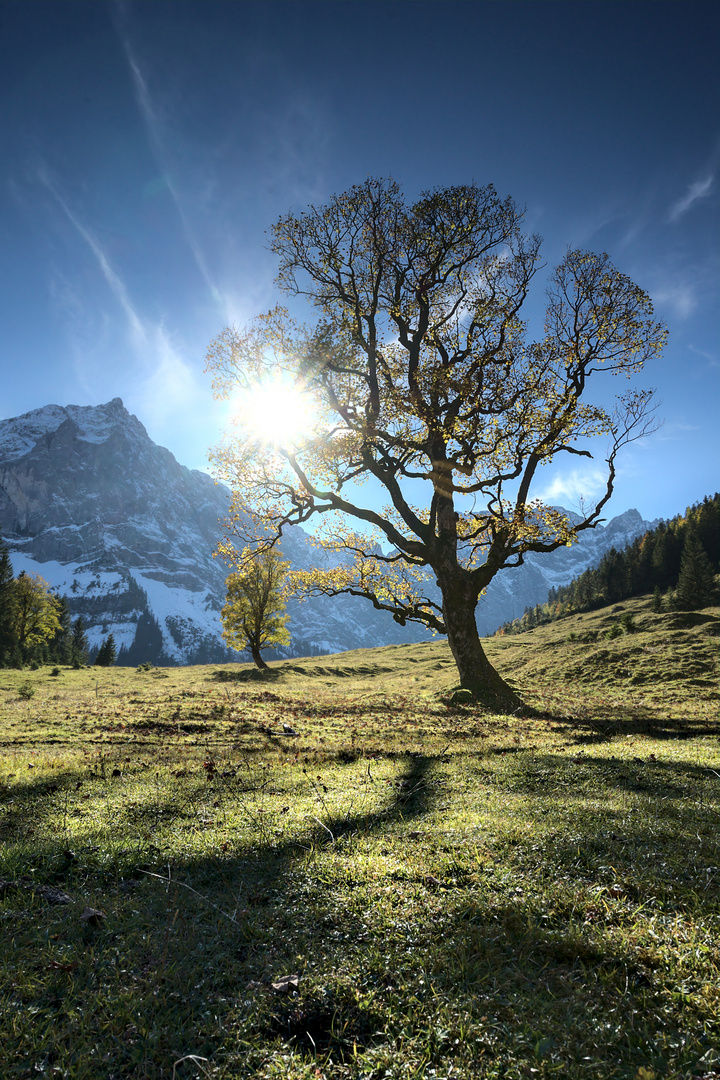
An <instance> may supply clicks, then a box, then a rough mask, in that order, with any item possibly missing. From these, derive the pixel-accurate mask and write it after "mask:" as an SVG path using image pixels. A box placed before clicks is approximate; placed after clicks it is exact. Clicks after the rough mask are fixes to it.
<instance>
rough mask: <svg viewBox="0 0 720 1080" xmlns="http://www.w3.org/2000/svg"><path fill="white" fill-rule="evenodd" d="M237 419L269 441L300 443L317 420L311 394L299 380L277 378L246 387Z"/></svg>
mask: <svg viewBox="0 0 720 1080" xmlns="http://www.w3.org/2000/svg"><path fill="white" fill-rule="evenodd" d="M237 415H238V421H239V423H240V424H241V426H242V427H244V428H245V430H246V432H247V433H248V434H250V435H251V436H252V438H254V439H257V440H258V441H259V442H262V443H265V444H266V445H272V446H278V447H285V448H287V449H290V448H294V447H297V445H298V444H299V443H301V442H302V441H303V439H305V438H307V437H308V436H309V435H311V434H312V431H313V429H314V427H315V424H316V422H317V418H316V413H315V409H314V408H313V403H312V401H311V399H310V396H309V395H308V394H307V393H306V392H304V391H303V390H302V389H301V388H300V387H298V386H297V384H296V383H294V382H291V381H290V380H288V379H283V378H275V379H271V380H268V381H267V382H263V383H257V384H256V385H255V386H252V387H250V388H249V389H248V390H245V391H244V392H243V393H242V394H241V396H240V400H239V402H238V405H237Z"/></svg>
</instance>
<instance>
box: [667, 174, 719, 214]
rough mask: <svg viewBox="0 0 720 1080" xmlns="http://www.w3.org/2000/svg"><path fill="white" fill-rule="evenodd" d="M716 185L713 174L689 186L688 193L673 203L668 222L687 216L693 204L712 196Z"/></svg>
mask: <svg viewBox="0 0 720 1080" xmlns="http://www.w3.org/2000/svg"><path fill="white" fill-rule="evenodd" d="M714 183H715V177H714V175H713V174H712V173H710V174H709V175H708V176H706V177H704V179H702V180H696V181H695V183H694V184H690V185H689V186H688V189H687V191H686V192H685V194H684V195H683V197H682V198H681V199H678V200H677V202H675V203H673V205H672V206H671V207H670V211H669V213H668V221H677V220H678V219H679V218H681V217H682V216H683V214H686V213H687V211H688V210H689V209H690V207H691V206H692V205H693V203H696V202H697V201H698V199H705V198H707V196H708V195H709V194H710V192H711V191H712V189H713V185H714Z"/></svg>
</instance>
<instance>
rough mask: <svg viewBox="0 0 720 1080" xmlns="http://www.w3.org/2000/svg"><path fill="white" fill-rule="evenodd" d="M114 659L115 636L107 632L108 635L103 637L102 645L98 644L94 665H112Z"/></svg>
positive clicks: (115, 649)
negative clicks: (98, 648)
mask: <svg viewBox="0 0 720 1080" xmlns="http://www.w3.org/2000/svg"><path fill="white" fill-rule="evenodd" d="M116 659H117V647H116V645H115V638H114V637H113V635H112V634H108V636H107V637H106V638H105V640H104V641H103V643H102V645H101V646H100V651H99V652H98V654H97V656H96V657H95V666H96V667H112V666H113V664H114V663H115V660H116Z"/></svg>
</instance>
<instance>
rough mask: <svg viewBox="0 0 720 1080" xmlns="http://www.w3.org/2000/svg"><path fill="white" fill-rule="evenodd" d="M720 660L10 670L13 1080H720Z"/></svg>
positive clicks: (681, 654)
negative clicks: (485, 696)
mask: <svg viewBox="0 0 720 1080" xmlns="http://www.w3.org/2000/svg"><path fill="white" fill-rule="evenodd" d="M627 613H630V614H631V615H632V617H633V620H634V623H635V626H636V630H635V632H633V633H623V634H622V635H621V636H618V637H607V636H606V634H607V631H608V630H609V629H611V627H612V626H614V625H617V624H618V620H619V619H620V617H621V616H622V615H623V614H627ZM717 639H718V611H717V609H716V608H715V609H712V608H709V609H706V610H705V611H703V612H695V613H689V614H683V615H681V614H662V615H654V614H652V613H651V611H650V603H649V600H648V599H645V600H632V601H627V602H626V603H624V604H622V605H619V606H618V607H617V608H615V609H612V610H611V609H605V610H603V611H601V612H596V613H592V614H587V615H582V616H577V617H575V618H573V619H569V620H564V621H562V622H559V623H556V624H553V625H552V626H548V627H542V628H539V629H537V630H535V631H532V632H531V633H529V634H525V635H522V636H518V637H505V638H493V639H490V640H489V641H488V642H487V647H488V652H489V654H490V657H491V659H492V661H493V662H494V663H495V664H496V665H497V666H498V668H499V669H500V670H501V671H502V673H503V675H504V676H505V677H506V678H507V679H509V680H510V681H511V682H512V683H513V685H515V686H516V687H517V688H518V689H519V690H521V692H522V694H523V696H524V698H525V700H526V701H527V703H528V705H529V706H531V707H532V709H533V710H534V712H533V713H532V714H531V715H528V716H524V717H518V716H500V715H492V714H488V713H487V712H485V711H483V710H481V709H479V708H477V707H475V706H473V705H472V704H463V703H462V702H461V701H459V700H458V699H457V698H456V699H455V700H454V701H453V698H452V690H453V687H454V686H455V684H456V672H455V668H454V665H453V663H452V658H451V656H450V653H449V650H448V648H447V645H446V644H445V643H443V642H441V641H437V642H431V643H427V644H421V645H413V646H393V647H389V648H381V649H376V650H367V651H363V652H353V653H344V654H340V655H337V656H328V657H317V658H313V659H309V660H293V661H288V662H282V663H274V664H272V665H271V668H270V670H269V671H268V672H267V673H266V674H265V675H260V673H256V672H255V671H254V670H253V669H252V668H251V667H250V666H248V665H246V664H238V665H234V666H233V665H224V666H209V667H190V668H165V669H150V670H146V671H145V670H143V671H141V670H138V671H136V670H135V669H119V668H110V669H85V670H80V671H72V670H69V669H68V670H62V671H61V672H60V674H59V675H53V674H51V670H50V669H49V668H44V669H40V670H38V671H2V672H0V842H1V843H0V1075H1V1076H2V1078H3V1080H30V1078H32V1080H36V1078H41V1077H47V1078H51V1077H52V1078H55V1077H57V1078H69V1080H119V1078H131V1080H140V1078H143V1080H145V1078H147V1080H160V1078H167V1080H187V1078H195V1077H212V1078H217V1080H220V1078H222V1080H230V1078H241V1077H262V1078H268V1080H269V1078H274V1077H278V1078H279V1077H283V1078H291V1080H300V1078H303V1080H330V1078H333V1080H336V1078H337V1080H340V1078H347V1080H351V1078H352V1080H361V1078H365V1080H385V1078H387V1080H390V1078H393V1080H406V1078H407V1080H410V1078H421V1077H422V1078H433V1080H449V1078H451V1077H452V1078H457V1080H460V1078H473V1080H474V1078H481V1080H485V1078H487V1080H489V1078H505V1080H520V1078H523V1080H524V1078H535V1077H537V1078H546V1077H560V1078H577V1080H580V1078H582V1080H590V1078H593V1080H606V1078H626V1080H655V1078H658V1080H659V1078H681V1077H682V1078H684V1080H685V1078H687V1080H690V1078H692V1080H696V1078H697V1080H700V1078H703V1080H713V1078H720V742H719V740H718V734H720V721H719V720H718V685H717V654H718V648H717V646H718V640H717Z"/></svg>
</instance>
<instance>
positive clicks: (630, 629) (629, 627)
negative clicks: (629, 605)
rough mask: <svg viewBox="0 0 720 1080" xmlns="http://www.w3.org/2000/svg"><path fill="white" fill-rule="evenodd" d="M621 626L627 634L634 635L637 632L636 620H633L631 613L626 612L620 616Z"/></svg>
mask: <svg viewBox="0 0 720 1080" xmlns="http://www.w3.org/2000/svg"><path fill="white" fill-rule="evenodd" d="M620 626H621V627H622V629H623V632H624V633H626V634H634V633H635V632H636V631H637V626H636V625H635V619H634V618H633V614H632V612H631V611H626V612H625V614H624V615H621V616H620Z"/></svg>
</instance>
